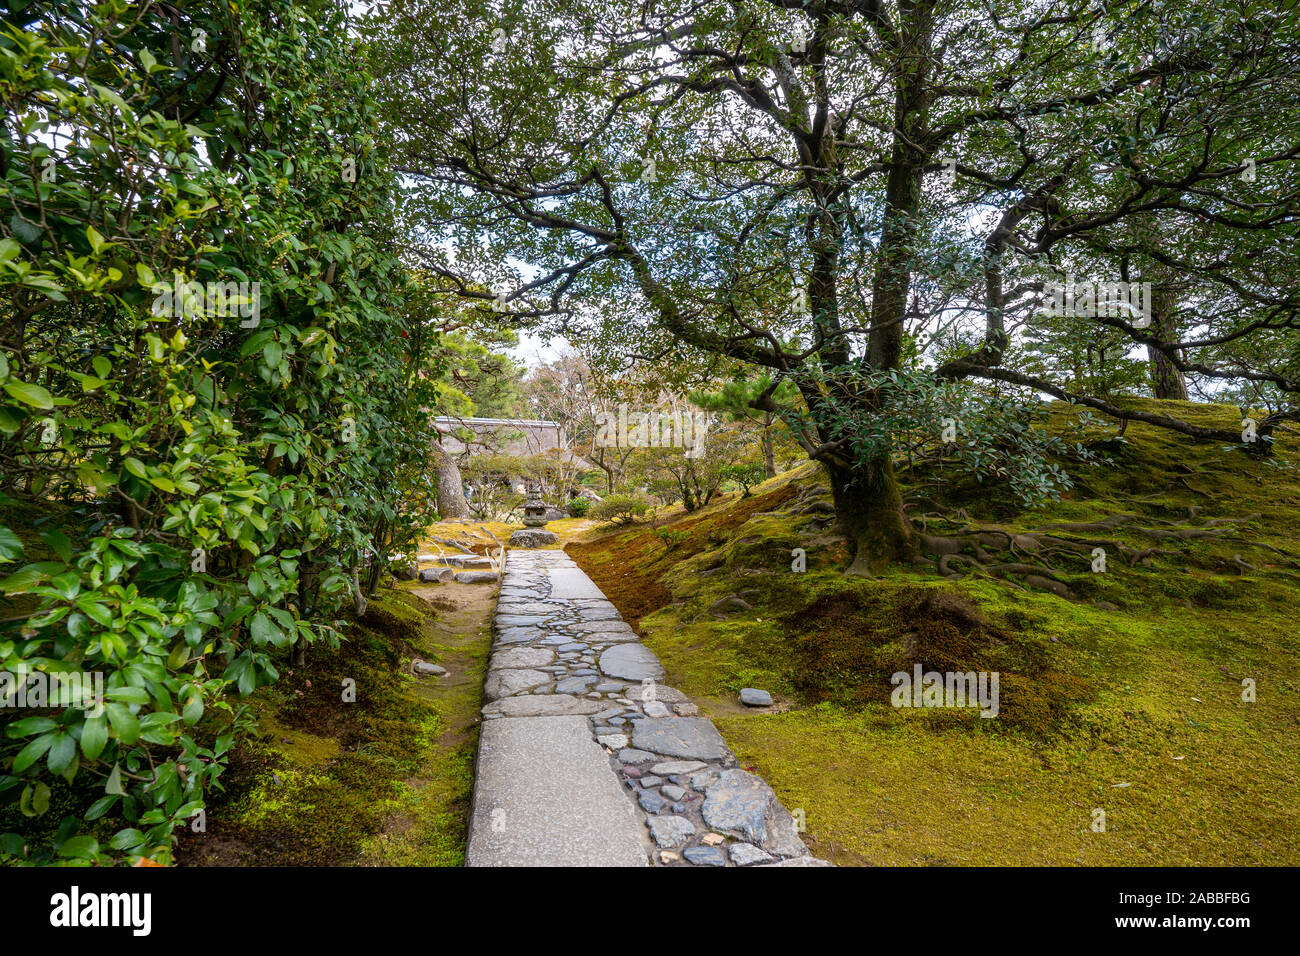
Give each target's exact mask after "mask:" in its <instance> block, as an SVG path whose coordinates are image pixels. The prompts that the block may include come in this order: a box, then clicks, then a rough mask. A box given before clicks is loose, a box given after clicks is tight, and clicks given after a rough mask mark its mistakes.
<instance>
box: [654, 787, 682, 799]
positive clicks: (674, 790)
mask: <svg viewBox="0 0 1300 956" xmlns="http://www.w3.org/2000/svg"><path fill="white" fill-rule="evenodd" d="M659 792H660V793H662V794H663V795H664V796H665V797H667V798H668V799H669V800H673V801H677V800H680V799H681V798H682V797H684V796H686V791H685V790H683V789H682V788H681V787H679V786H677V785H676V784H674V783H670V784H668V785H666V786H663V787H660V788H659Z"/></svg>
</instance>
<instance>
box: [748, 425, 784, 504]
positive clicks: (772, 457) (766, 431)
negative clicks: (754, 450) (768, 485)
mask: <svg viewBox="0 0 1300 956" xmlns="http://www.w3.org/2000/svg"><path fill="white" fill-rule="evenodd" d="M775 444H776V442H774V441H772V416H771V415H769V416H768V420H767V422H766V423H765V424H764V426H763V476H764V477H765V478H775V477H776V453H775V450H774V448H773V446H774V445H775ZM745 493H746V494H748V493H749V489H748V488H746V489H745Z"/></svg>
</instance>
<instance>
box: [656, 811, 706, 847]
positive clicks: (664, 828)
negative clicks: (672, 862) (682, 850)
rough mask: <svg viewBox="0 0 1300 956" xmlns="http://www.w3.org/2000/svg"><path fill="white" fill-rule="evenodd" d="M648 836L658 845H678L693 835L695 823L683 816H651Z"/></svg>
mask: <svg viewBox="0 0 1300 956" xmlns="http://www.w3.org/2000/svg"><path fill="white" fill-rule="evenodd" d="M649 823H650V836H651V837H652V838H653V839H654V841H655V845H656V846H659V847H679V846H681V845H682V844H683V843H685V842H686V841H687V840H689V839H690V838H691V837H693V836H695V824H694V823H692V822H691V821H690V820H688V819H686V818H685V817H651V818H650V821H649Z"/></svg>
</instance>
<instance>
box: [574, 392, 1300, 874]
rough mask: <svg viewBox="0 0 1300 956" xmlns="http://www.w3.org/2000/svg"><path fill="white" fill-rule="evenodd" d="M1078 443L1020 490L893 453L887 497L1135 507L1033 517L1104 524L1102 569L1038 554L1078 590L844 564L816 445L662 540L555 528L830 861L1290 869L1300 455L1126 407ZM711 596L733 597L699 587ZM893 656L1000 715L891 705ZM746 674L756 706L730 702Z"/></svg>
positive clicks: (1298, 804) (1298, 719)
mask: <svg viewBox="0 0 1300 956" xmlns="http://www.w3.org/2000/svg"><path fill="white" fill-rule="evenodd" d="M1134 404H1140V405H1143V406H1144V407H1149V408H1158V407H1163V408H1164V409H1165V410H1170V408H1171V406H1174V407H1173V408H1172V411H1173V413H1174V414H1176V415H1178V416H1179V417H1183V418H1185V419H1187V420H1191V421H1194V422H1197V423H1201V424H1215V425H1219V426H1228V427H1231V425H1232V424H1233V422H1234V421H1239V420H1240V414H1239V413H1238V412H1237V410H1236V409H1231V408H1226V407H1222V406H1211V405H1196V404H1190V403H1156V402H1141V401H1135V402H1134ZM1069 414H1070V412H1069V410H1068V409H1058V412H1057V418H1058V420H1059V419H1062V418H1064V417H1065V416H1067V415H1069ZM1094 437H1096V438H1098V439H1100V440H1102V443H1101V445H1100V446H1099V447H1102V448H1104V449H1105V452H1106V454H1107V456H1108V458H1109V459H1110V461H1109V463H1106V464H1100V465H1095V466H1071V468H1070V471H1071V473H1072V475H1074V477H1075V478H1076V486H1075V489H1074V490H1073V491H1072V492H1070V493H1069V494H1067V495H1066V496H1065V497H1064V499H1063V500H1061V501H1059V502H1056V503H1052V504H1050V505H1046V506H1042V507H1038V508H1034V509H1024V508H1021V507H1018V506H1017V505H1016V504H1015V502H1014V501H1012V500H1011V499H1009V497H1008V496H1006V495H1005V494H1004V493H1002V492H1000V491H999V490H998V489H995V488H989V487H985V486H979V485H974V484H963V483H961V482H957V481H954V480H952V479H951V478H949V477H948V476H946V475H944V474H942V473H933V472H929V473H924V472H912V471H904V473H903V479H904V482H905V485H906V487H905V491H907V492H908V493H910V494H914V495H915V494H919V493H920V489H921V488H922V487H924V489H925V496H926V498H927V504H926V505H925V508H918V511H919V510H926V509H929V508H931V507H932V506H933V505H934V504H935V503H937V504H938V505H940V506H941V507H942V508H943V509H945V510H947V511H948V512H953V511H955V509H957V508H962V509H964V515H965V518H967V519H969V521H970V522H971V523H972V524H975V525H978V526H979V527H980V528H983V529H991V528H1000V529H1003V530H1006V531H1011V532H1018V531H1028V530H1030V529H1037V528H1042V527H1044V526H1047V525H1062V524H1079V523H1087V524H1092V523H1095V522H1097V521H1098V520H1099V519H1106V518H1108V516H1112V515H1116V514H1133V515H1137V516H1139V517H1138V518H1137V519H1133V520H1131V521H1129V522H1128V523H1126V524H1121V525H1119V526H1117V527H1115V528H1113V529H1110V530H1108V531H1106V532H1105V533H1104V534H1102V533H1099V532H1096V531H1094V530H1087V531H1078V532H1074V531H1070V530H1068V529H1059V528H1058V529H1056V530H1055V533H1056V534H1059V535H1061V536H1062V537H1065V538H1070V539H1072V540H1075V541H1077V542H1090V541H1092V540H1094V539H1104V540H1106V541H1107V542H1109V543H1110V545H1109V546H1108V552H1109V554H1110V560H1109V562H1108V566H1107V569H1106V571H1105V573H1094V572H1093V571H1092V569H1091V567H1090V564H1089V561H1088V560H1087V558H1086V556H1079V555H1067V556H1057V557H1055V558H1053V559H1052V566H1053V569H1054V571H1055V572H1056V576H1057V577H1058V578H1059V579H1060V580H1062V581H1065V582H1067V583H1068V585H1069V587H1070V589H1071V590H1072V592H1073V593H1074V594H1075V595H1076V596H1077V599H1075V600H1067V599H1064V598H1062V597H1058V596H1056V595H1055V594H1051V593H1048V592H1046V591H1043V590H1039V589H1037V588H1035V587H1033V586H1024V585H1025V582H1024V581H1023V580H1019V581H1018V580H1017V578H1016V577H1015V576H1012V577H1011V578H1010V579H990V578H980V577H974V576H966V577H963V578H962V579H960V580H948V579H945V578H943V577H941V576H940V575H939V574H938V573H937V571H936V570H935V569H933V568H927V567H918V568H910V567H898V568H894V569H891V570H889V571H888V572H886V573H884V574H882V575H880V576H878V577H876V578H872V579H859V578H845V577H844V576H843V574H842V569H843V568H844V567H845V566H846V565H847V563H848V551H847V548H846V545H845V542H844V541H843V540H842V539H841V538H839V537H838V536H837V535H836V533H835V530H834V525H829V526H828V525H827V524H826V522H825V521H824V520H822V519H824V518H825V514H824V509H823V511H818V510H816V509H815V508H814V509H811V510H809V509H808V508H807V507H806V506H807V505H808V504H809V502H815V501H819V500H829V499H828V496H827V495H826V494H825V493H824V488H819V487H818V486H819V485H824V481H825V479H824V477H823V476H822V475H821V474H820V472H819V471H818V469H817V467H816V466H814V465H811V464H809V465H805V466H802V467H800V468H798V469H795V470H793V471H791V472H787V473H786V474H784V475H781V476H779V477H778V478H776V479H772V480H771V481H769V482H767V483H765V484H764V485H762V486H759V487H758V488H757V489H755V494H754V496H753V497H752V498H748V499H741V498H739V497H738V496H732V497H730V498H728V499H727V500H725V501H721V502H715V503H714V504H712V505H710V506H709V507H708V508H705V509H702V510H701V511H698V512H696V513H694V514H691V515H684V516H675V515H674V516H670V517H668V518H667V519H666V520H661V521H660V522H658V523H659V524H660V525H661V526H662V527H667V528H670V529H675V530H686V531H688V532H689V534H688V535H687V536H686V537H685V538H684V539H683V540H681V541H679V542H678V543H676V544H672V543H671V542H668V541H665V540H664V539H663V538H661V537H660V536H659V535H658V534H657V533H656V531H657V530H658V528H651V527H647V526H641V527H634V528H632V529H629V530H621V531H617V532H613V533H608V534H605V535H603V536H600V537H595V538H592V539H591V540H587V541H582V542H578V543H571V544H570V545H569V546H568V550H569V552H570V553H571V554H572V555H573V556H574V557H575V558H576V559H577V560H578V561H579V563H580V564H581V565H582V566H583V567H584V568H585V569H586V570H587V571H588V573H589V574H590V575H591V576H592V577H593V578H594V579H595V580H596V582H597V583H598V584H599V585H600V586H601V587H602V588H603V589H604V590H605V591H606V593H607V594H608V595H609V596H610V598H611V600H613V601H614V602H615V603H616V604H617V605H618V606H619V608H620V610H622V612H623V614H624V616H625V617H626V618H628V619H629V621H631V622H632V623H634V624H635V625H636V626H637V627H638V629H639V630H640V631H641V632H642V633H643V634H644V636H645V638H646V642H647V644H648V646H650V647H651V648H652V649H653V650H654V651H655V652H656V653H657V654H658V655H659V656H660V658H661V659H662V660H663V662H664V664H665V666H666V668H667V670H668V681H669V683H671V684H673V685H674V686H677V687H679V688H681V689H682V690H683V691H685V692H686V693H688V694H690V695H692V696H693V697H694V698H695V699H696V700H698V701H699V702H700V703H701V705H702V706H703V708H704V710H705V711H706V712H707V713H708V714H709V716H711V717H712V718H713V719H714V721H715V722H716V723H717V725H718V727H719V729H720V730H721V731H722V733H723V734H724V736H725V737H726V738H727V740H728V743H729V744H730V745H731V746H732V748H733V749H734V750H735V751H736V753H737V755H738V756H740V757H741V759H742V760H743V761H744V762H745V763H746V764H747V765H750V766H753V767H754V768H755V769H756V770H757V771H758V772H759V773H761V774H762V776H763V777H764V778H765V779H767V780H768V781H769V782H770V783H771V784H772V786H773V787H774V788H776V790H777V791H778V793H779V794H780V796H781V798H782V800H783V802H784V803H785V804H786V806H787V807H790V808H792V809H795V808H798V809H802V810H803V811H804V813H805V815H806V819H807V824H808V834H807V837H808V839H809V843H810V845H811V846H812V847H813V849H814V850H815V852H817V853H818V854H820V855H823V856H826V857H828V858H830V859H832V860H834V861H835V862H838V863H842V864H872V865H891V864H893V865H910V864H1006V865H1042V864H1063V865H1071V864H1086V865H1181V864H1189V865H1209V864H1220V865H1242V864H1290V865H1295V864H1297V863H1300V787H1298V785H1300V654H1298V653H1297V652H1298V651H1300V623H1297V616H1296V611H1295V608H1296V607H1297V606H1300V561H1297V556H1300V528H1298V527H1297V515H1298V514H1300V475H1298V474H1297V473H1296V472H1295V471H1294V470H1292V469H1290V468H1288V467H1287V466H1286V464H1285V462H1287V461H1294V460H1296V459H1297V457H1300V456H1298V455H1297V442H1296V441H1295V439H1294V438H1291V437H1287V436H1282V439H1281V440H1280V442H1279V449H1278V451H1279V454H1278V455H1277V456H1276V458H1274V459H1265V458H1260V457H1257V456H1253V455H1249V454H1246V453H1245V452H1243V451H1242V450H1240V449H1235V448H1233V449H1229V448H1223V447H1221V446H1218V445H1214V444H1206V443H1200V442H1195V441H1192V440H1191V439H1188V438H1186V437H1184V436H1181V435H1178V434H1175V433H1173V432H1170V431H1166V430H1161V429H1157V428H1153V427H1149V426H1143V425H1138V424H1131V425H1130V426H1129V427H1128V428H1127V429H1126V431H1125V433H1124V435H1123V436H1122V438H1118V439H1117V438H1116V436H1115V435H1114V434H1113V433H1112V434H1110V435H1101V434H1099V435H1096V436H1094ZM936 479H937V480H936ZM936 489H937V490H936ZM962 520H963V519H959V518H932V519H930V522H929V527H928V529H927V530H929V532H930V533H932V534H951V533H952V532H953V530H954V528H955V526H956V525H957V524H960V523H962ZM1142 528H1146V529H1148V531H1150V530H1154V531H1155V532H1156V534H1155V535H1152V534H1149V533H1146V532H1143V531H1141V530H1139V529H1142ZM1188 529H1193V530H1192V531H1191V532H1190V533H1188ZM1171 532H1172V533H1171ZM1118 545H1122V546H1123V548H1124V549H1127V550H1121V549H1119V548H1118V547H1117V546H1118ZM1153 547H1154V548H1156V549H1157V550H1156V551H1154V552H1152V553H1150V554H1147V555H1145V556H1144V557H1143V558H1142V559H1141V560H1139V561H1137V562H1136V563H1135V564H1133V565H1132V566H1130V563H1129V558H1131V557H1136V556H1137V555H1139V554H1140V553H1141V552H1143V551H1146V550H1147V549H1150V548H1153ZM795 548H803V549H804V550H805V551H806V556H807V557H806V560H807V570H806V571H804V572H796V571H794V570H792V551H793V549H795ZM963 570H964V569H963ZM730 596H736V597H739V598H741V599H742V600H743V601H744V602H745V603H746V604H748V605H749V608H748V609H745V608H743V607H741V606H739V605H736V606H734V607H731V608H721V609H717V610H715V609H714V606H715V603H716V602H718V601H719V599H722V598H726V597H730ZM733 603H734V602H733ZM737 608H739V609H737ZM915 664H921V665H922V667H923V669H924V670H931V669H933V670H939V671H946V670H958V671H967V670H976V671H978V670H986V671H997V672H998V673H999V674H1000V712H999V715H998V717H997V718H993V719H982V718H980V717H979V716H978V715H977V713H976V712H975V711H973V710H956V709H947V708H942V709H905V708H895V707H893V706H891V704H890V691H891V689H892V686H891V683H890V676H891V675H892V674H893V673H894V672H896V671H900V670H901V671H910V670H911V668H912V666H913V665H915ZM1252 681H1253V682H1254V688H1255V699H1254V700H1253V701H1252V700H1249V699H1248V698H1249V697H1250V696H1251V695H1250V693H1249V687H1248V683H1249V682H1252ZM1243 682H1247V686H1244V685H1243ZM741 687H762V688H765V689H767V690H769V691H771V692H772V693H773V695H774V696H775V698H776V706H774V707H773V708H770V709H764V710H760V711H753V710H748V709H746V708H744V707H741V706H740V705H739V704H738V703H737V701H736V694H737V692H738V691H739V689H740V688H741ZM1097 811H1104V813H1105V818H1104V823H1105V826H1104V830H1102V829H1100V828H1099V823H1100V820H1101V817H1100V815H1099V814H1098V812H1097Z"/></svg>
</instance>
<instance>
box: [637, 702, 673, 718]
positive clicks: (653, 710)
mask: <svg viewBox="0 0 1300 956" xmlns="http://www.w3.org/2000/svg"><path fill="white" fill-rule="evenodd" d="M642 709H644V710H645V715H646V716H647V717H667V716H669V715H670V714H671V713H672V711H670V710H669V709H668V705H667V704H665V703H663V702H662V701H658V700H647V701H646V702H645V703H644V704H643V705H642Z"/></svg>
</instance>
